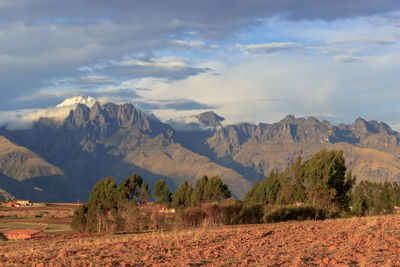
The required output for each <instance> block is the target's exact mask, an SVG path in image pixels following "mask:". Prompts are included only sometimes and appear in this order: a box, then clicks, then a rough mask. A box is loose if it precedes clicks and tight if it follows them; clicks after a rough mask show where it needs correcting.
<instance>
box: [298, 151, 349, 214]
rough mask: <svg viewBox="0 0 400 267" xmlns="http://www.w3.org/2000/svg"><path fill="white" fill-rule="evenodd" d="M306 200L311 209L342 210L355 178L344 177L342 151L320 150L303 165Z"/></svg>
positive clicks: (346, 204) (345, 205)
mask: <svg viewBox="0 0 400 267" xmlns="http://www.w3.org/2000/svg"><path fill="white" fill-rule="evenodd" d="M304 177H305V179H304V182H305V188H306V191H307V200H308V202H309V203H310V204H311V205H312V206H313V207H321V208H328V209H336V210H344V209H347V208H348V204H349V195H350V192H351V188H352V187H353V185H354V183H355V178H353V177H351V174H350V176H346V165H345V159H344V158H343V151H338V150H331V151H327V150H322V151H320V152H318V153H316V154H315V155H314V156H313V157H312V158H311V159H310V160H308V161H306V162H305V163H304Z"/></svg>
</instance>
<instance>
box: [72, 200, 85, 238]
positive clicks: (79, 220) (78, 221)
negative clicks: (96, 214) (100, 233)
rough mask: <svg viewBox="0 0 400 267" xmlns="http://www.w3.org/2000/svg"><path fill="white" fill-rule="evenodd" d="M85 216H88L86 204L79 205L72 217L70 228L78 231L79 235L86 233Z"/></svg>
mask: <svg viewBox="0 0 400 267" xmlns="http://www.w3.org/2000/svg"><path fill="white" fill-rule="evenodd" d="M87 216H88V205H87V204H82V205H80V206H79V207H78V208H77V209H76V210H75V212H74V216H73V217H72V223H71V228H72V229H74V230H78V231H80V232H81V233H84V232H86V224H87Z"/></svg>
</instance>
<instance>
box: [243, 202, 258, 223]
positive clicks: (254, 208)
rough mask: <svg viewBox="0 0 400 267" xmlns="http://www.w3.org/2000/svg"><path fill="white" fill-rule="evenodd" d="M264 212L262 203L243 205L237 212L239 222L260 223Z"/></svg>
mask: <svg viewBox="0 0 400 267" xmlns="http://www.w3.org/2000/svg"><path fill="white" fill-rule="evenodd" d="M263 214H264V205H263V204H253V205H250V206H248V207H243V208H242V210H241V211H240V214H239V222H240V223H244V224H247V223H261V222H262V217H263Z"/></svg>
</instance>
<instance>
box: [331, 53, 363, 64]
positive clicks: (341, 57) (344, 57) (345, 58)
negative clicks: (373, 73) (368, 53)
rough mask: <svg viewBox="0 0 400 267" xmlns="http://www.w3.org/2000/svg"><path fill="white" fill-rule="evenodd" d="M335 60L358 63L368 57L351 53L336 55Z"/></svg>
mask: <svg viewBox="0 0 400 267" xmlns="http://www.w3.org/2000/svg"><path fill="white" fill-rule="evenodd" d="M334 59H335V62H340V63H358V62H363V61H366V60H368V59H369V58H368V57H359V56H353V55H336V56H334Z"/></svg>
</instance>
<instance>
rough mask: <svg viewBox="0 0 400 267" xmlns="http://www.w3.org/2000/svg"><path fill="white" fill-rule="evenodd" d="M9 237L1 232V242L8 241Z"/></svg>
mask: <svg viewBox="0 0 400 267" xmlns="http://www.w3.org/2000/svg"><path fill="white" fill-rule="evenodd" d="M7 240H8V239H7V237H6V236H5V234H3V233H2V232H0V241H7Z"/></svg>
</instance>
